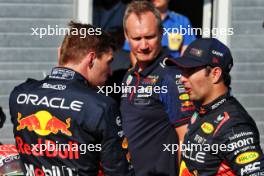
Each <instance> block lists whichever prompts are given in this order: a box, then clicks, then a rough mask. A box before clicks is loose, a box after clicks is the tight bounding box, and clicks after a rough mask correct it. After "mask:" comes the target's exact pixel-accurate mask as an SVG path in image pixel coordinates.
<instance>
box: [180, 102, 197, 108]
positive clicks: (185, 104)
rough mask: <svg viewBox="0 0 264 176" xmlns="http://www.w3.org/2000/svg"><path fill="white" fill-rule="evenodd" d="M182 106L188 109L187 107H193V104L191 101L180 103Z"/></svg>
mask: <svg viewBox="0 0 264 176" xmlns="http://www.w3.org/2000/svg"><path fill="white" fill-rule="evenodd" d="M182 106H183V107H189V106H194V104H193V102H191V101H185V102H183V103H182Z"/></svg>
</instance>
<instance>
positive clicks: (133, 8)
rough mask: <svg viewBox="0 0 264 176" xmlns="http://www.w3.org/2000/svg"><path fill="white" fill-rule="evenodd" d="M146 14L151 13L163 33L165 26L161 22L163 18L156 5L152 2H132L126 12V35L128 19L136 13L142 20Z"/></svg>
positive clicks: (124, 22) (124, 25) (124, 24)
mask: <svg viewBox="0 0 264 176" xmlns="http://www.w3.org/2000/svg"><path fill="white" fill-rule="evenodd" d="M146 12H151V13H152V14H153V15H154V16H155V18H156V20H157V27H158V28H159V30H160V31H161V32H162V31H163V26H162V21H161V17H160V12H159V11H158V9H156V8H155V7H154V5H153V4H152V3H151V2H149V1H145V0H143V1H132V2H131V3H130V4H129V5H128V6H127V9H126V11H125V15H124V18H123V28H124V30H125V33H126V32H127V30H126V21H127V19H128V17H129V16H130V15H131V14H133V13H134V14H136V16H138V17H139V19H140V17H141V15H142V14H145V13H146Z"/></svg>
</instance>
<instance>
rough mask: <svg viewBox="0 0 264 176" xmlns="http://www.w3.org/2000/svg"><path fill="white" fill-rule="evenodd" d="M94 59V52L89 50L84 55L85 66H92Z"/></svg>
mask: <svg viewBox="0 0 264 176" xmlns="http://www.w3.org/2000/svg"><path fill="white" fill-rule="evenodd" d="M95 59H96V54H95V52H93V51H92V52H89V53H88V54H87V55H86V56H85V59H84V60H85V65H86V68H90V69H91V68H92V67H93V66H94V62H95Z"/></svg>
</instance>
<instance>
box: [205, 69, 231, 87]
mask: <svg viewBox="0 0 264 176" xmlns="http://www.w3.org/2000/svg"><path fill="white" fill-rule="evenodd" d="M205 69H206V70H205V71H206V72H205V74H206V76H208V75H209V74H210V72H211V70H212V67H211V66H206V67H205ZM220 79H222V80H223V82H224V84H225V86H226V87H228V88H230V85H231V75H230V73H229V72H225V71H224V70H223V69H222V74H221V77H220Z"/></svg>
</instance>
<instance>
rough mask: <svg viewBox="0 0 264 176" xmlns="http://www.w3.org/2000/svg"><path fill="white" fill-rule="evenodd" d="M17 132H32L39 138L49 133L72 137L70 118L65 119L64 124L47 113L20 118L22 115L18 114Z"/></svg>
mask: <svg viewBox="0 0 264 176" xmlns="http://www.w3.org/2000/svg"><path fill="white" fill-rule="evenodd" d="M17 115H18V118H17V121H18V123H19V125H18V126H17V128H16V129H17V131H20V130H23V129H27V130H28V131H34V132H35V133H36V134H38V135H41V136H47V135H49V134H50V133H53V134H57V133H58V132H59V131H60V132H61V133H63V134H65V135H67V136H72V133H71V131H69V128H70V121H71V118H67V119H66V123H65V122H63V121H61V120H60V119H58V118H57V117H55V116H52V115H51V114H50V113H49V112H48V111H38V112H37V113H35V114H31V115H28V116H26V117H23V118H22V114H21V113H18V114H17Z"/></svg>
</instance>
